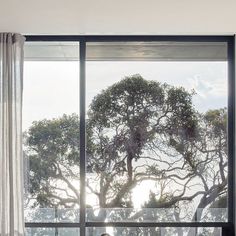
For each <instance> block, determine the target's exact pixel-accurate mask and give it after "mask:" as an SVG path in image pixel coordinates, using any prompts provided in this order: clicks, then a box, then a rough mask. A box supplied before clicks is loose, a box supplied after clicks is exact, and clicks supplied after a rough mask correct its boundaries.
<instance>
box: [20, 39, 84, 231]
mask: <svg viewBox="0 0 236 236" xmlns="http://www.w3.org/2000/svg"><path fill="white" fill-rule="evenodd" d="M71 45H73V47H75V48H76V49H77V51H78V46H79V45H78V43H73V44H72V43H71ZM52 47H53V48H54V51H50V48H52ZM62 49H63V46H62V43H57V42H55V43H49V44H48V43H29V44H26V58H25V65H24V99H23V135H24V160H25V167H26V170H25V218H26V219H25V220H26V222H29V221H31V222H78V221H79V198H80V192H79V188H80V185H79V116H78V114H79V61H78V58H77V60H69V59H68V58H67V57H66V55H67V54H66V51H65V50H64V49H63V50H62ZM57 50H58V53H57V54H56V52H57ZM50 52H51V53H52V56H51V57H50V58H49V55H50ZM27 55H28V56H27ZM29 55H30V56H29ZM48 232H49V231H48ZM50 232H51V231H50Z"/></svg>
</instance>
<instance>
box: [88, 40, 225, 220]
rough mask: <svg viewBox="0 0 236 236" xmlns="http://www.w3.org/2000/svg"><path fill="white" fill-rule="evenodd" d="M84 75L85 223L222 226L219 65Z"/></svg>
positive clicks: (116, 68) (117, 67) (97, 66)
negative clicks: (210, 222) (204, 222)
mask: <svg viewBox="0 0 236 236" xmlns="http://www.w3.org/2000/svg"><path fill="white" fill-rule="evenodd" d="M88 47H89V45H88ZM103 49H104V48H101V50H103ZM104 50H105V49H104ZM86 73H87V105H88V106H87V195H86V196H87V220H88V221H131V222H132V221H138V222H139V221H142V222H194V221H197V222H199V221H208V222H209V221H213V222H216V221H218V222H222V221H227V62H225V61H218V62H213V61H212V62H209V61H204V62H203V61H201V62H199V61H191V62H186V61H178V62H177V61H169V62H163V61H162V62H153V61H139V62H134V61H125V62H124V61H122V62H121V61H119V62H118V61H115V59H114V61H103V62H90V61H88V62H87V72H86Z"/></svg>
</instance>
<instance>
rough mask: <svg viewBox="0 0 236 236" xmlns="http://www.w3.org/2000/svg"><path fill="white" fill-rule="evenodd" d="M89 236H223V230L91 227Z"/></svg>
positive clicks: (88, 231) (88, 230) (88, 229)
mask: <svg viewBox="0 0 236 236" xmlns="http://www.w3.org/2000/svg"><path fill="white" fill-rule="evenodd" d="M86 235H87V236H179V235H181V236H222V233H221V228H180V227H178V228H176V227H172V228H148V227H132V228H131V227H128V228H127V227H106V228H105V227H104V228H98V227H93V228H92V227H90V228H87V234H86Z"/></svg>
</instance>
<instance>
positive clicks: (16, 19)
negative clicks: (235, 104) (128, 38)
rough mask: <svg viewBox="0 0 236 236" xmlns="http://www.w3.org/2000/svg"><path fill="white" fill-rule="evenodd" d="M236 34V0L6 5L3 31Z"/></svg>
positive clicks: (1, 8)
mask: <svg viewBox="0 0 236 236" xmlns="http://www.w3.org/2000/svg"><path fill="white" fill-rule="evenodd" d="M1 31H12V32H20V33H23V34H158V35H161V34H172V35H173V34H233V33H235V32H236V0H0V32H1Z"/></svg>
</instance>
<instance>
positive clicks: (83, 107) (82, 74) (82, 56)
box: [79, 40, 86, 236]
mask: <svg viewBox="0 0 236 236" xmlns="http://www.w3.org/2000/svg"><path fill="white" fill-rule="evenodd" d="M79 48H80V51H79V54H80V76H79V81H80V83H79V84H80V88H79V90H80V96H79V100H80V101H79V102H80V130H79V132H80V236H85V234H86V232H85V231H86V200H85V198H86V185H85V176H86V120H85V115H86V94H85V93H86V91H85V90H86V81H85V77H86V63H85V60H86V42H85V41H84V40H81V41H80V42H79Z"/></svg>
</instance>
